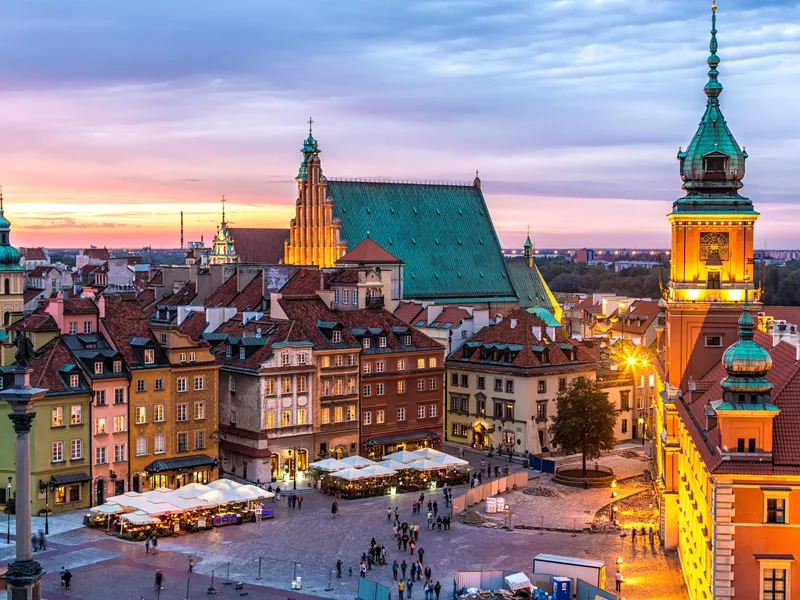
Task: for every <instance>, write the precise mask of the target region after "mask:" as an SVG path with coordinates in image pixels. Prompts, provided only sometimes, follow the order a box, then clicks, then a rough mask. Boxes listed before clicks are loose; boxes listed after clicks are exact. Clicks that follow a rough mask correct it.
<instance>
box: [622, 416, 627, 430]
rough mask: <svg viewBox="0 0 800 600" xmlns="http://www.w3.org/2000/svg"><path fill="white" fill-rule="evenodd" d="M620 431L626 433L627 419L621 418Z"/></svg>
mask: <svg viewBox="0 0 800 600" xmlns="http://www.w3.org/2000/svg"><path fill="white" fill-rule="evenodd" d="M622 433H628V419H622Z"/></svg>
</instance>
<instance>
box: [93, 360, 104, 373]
mask: <svg viewBox="0 0 800 600" xmlns="http://www.w3.org/2000/svg"><path fill="white" fill-rule="evenodd" d="M94 374H95V375H102V374H103V363H102V362H100V361H97V362H96V363H94Z"/></svg>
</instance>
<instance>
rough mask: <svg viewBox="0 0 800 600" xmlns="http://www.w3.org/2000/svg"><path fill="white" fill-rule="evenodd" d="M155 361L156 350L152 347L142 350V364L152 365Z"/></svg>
mask: <svg viewBox="0 0 800 600" xmlns="http://www.w3.org/2000/svg"><path fill="white" fill-rule="evenodd" d="M154 362H156V351H155V350H153V349H149V350H145V351H144V364H146V365H152V364H153V363H154Z"/></svg>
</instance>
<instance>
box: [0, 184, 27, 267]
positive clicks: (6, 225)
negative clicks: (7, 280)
mask: <svg viewBox="0 0 800 600" xmlns="http://www.w3.org/2000/svg"><path fill="white" fill-rule="evenodd" d="M21 259H22V255H20V253H19V250H17V249H16V248H14V246H12V245H11V222H10V221H9V220H8V219H6V217H5V215H4V214H3V187H2V186H0V271H21V270H22V266H21V265H20V260H21Z"/></svg>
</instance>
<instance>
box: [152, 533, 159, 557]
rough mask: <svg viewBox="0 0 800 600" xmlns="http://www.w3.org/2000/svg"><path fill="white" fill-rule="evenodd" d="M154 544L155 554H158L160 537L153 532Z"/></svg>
mask: <svg viewBox="0 0 800 600" xmlns="http://www.w3.org/2000/svg"><path fill="white" fill-rule="evenodd" d="M152 546H153V554H157V552H158V538H157V537H156V535H155V534H153V543H152Z"/></svg>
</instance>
